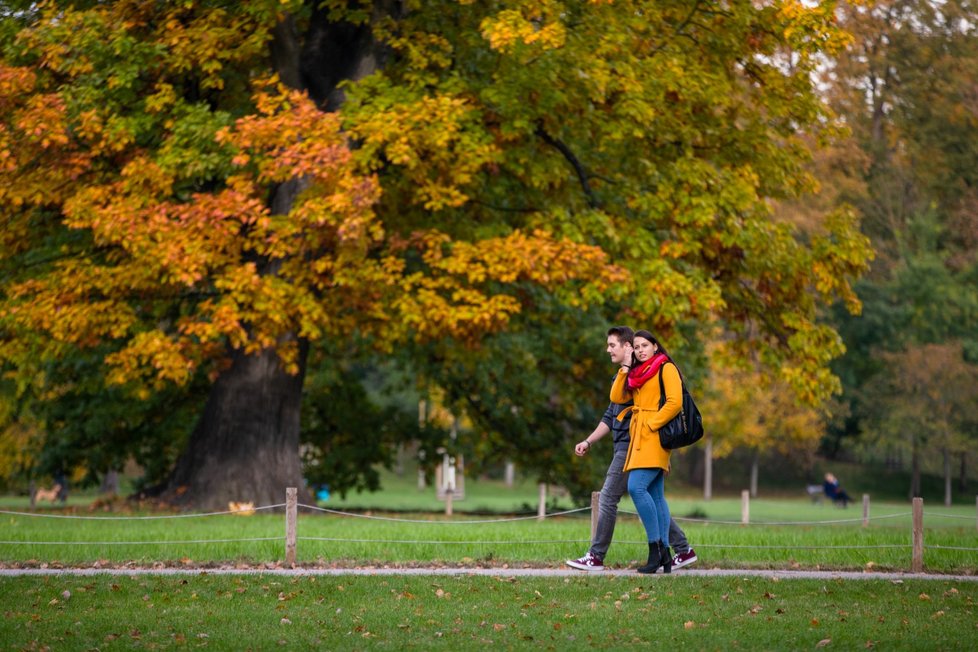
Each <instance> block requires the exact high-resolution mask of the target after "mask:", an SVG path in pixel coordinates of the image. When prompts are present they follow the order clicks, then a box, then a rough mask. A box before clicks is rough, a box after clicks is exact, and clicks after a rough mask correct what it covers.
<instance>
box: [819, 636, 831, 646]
mask: <svg viewBox="0 0 978 652" xmlns="http://www.w3.org/2000/svg"><path fill="white" fill-rule="evenodd" d="M831 642H832V639H831V638H823V639H822V640H821V641H819V642H818V643H816V644H815V647H825V646H826V645H828V644H830V643H831Z"/></svg>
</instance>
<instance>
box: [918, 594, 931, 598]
mask: <svg viewBox="0 0 978 652" xmlns="http://www.w3.org/2000/svg"><path fill="white" fill-rule="evenodd" d="M917 597H918V598H920V599H921V600H930V596H929V595H927V594H926V593H921V594H920V595H918V596H917Z"/></svg>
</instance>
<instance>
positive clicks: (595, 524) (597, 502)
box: [591, 491, 601, 541]
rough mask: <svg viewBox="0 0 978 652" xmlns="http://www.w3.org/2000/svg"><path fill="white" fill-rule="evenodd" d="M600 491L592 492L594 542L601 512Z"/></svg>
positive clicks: (592, 536)
mask: <svg viewBox="0 0 978 652" xmlns="http://www.w3.org/2000/svg"><path fill="white" fill-rule="evenodd" d="M600 497H601V492H600V491H592V492H591V541H594V534H595V533H596V532H597V531H598V512H599V511H600V507H599V506H600V504H601V501H600V500H599V499H600Z"/></svg>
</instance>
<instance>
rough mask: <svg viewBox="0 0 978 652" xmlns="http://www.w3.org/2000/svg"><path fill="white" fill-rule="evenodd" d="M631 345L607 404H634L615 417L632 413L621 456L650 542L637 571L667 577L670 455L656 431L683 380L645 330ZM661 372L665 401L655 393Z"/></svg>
mask: <svg viewBox="0 0 978 652" xmlns="http://www.w3.org/2000/svg"><path fill="white" fill-rule="evenodd" d="M632 346H633V348H634V360H633V361H632V365H631V367H630V368H626V367H623V368H622V369H621V370H619V372H618V376H617V377H616V378H615V383H614V385H612V387H611V400H612V401H613V402H615V403H627V402H629V401H634V406H632V407H631V408H626V409H625V410H624V411H623V412H622V414H621V415H619V417H618V418H619V419H622V418H623V417H624V415H625V414H628V413H629V412H631V415H632V424H631V427H630V428H629V434H630V435H631V442H630V443H629V446H628V454H627V456H626V457H625V471H627V472H628V493H629V495H630V496H631V497H632V502H634V503H635V508H636V509H637V510H638V515H639V518H640V519H641V520H642V525H644V526H645V534H646V536H647V538H648V542H649V559H648V561H647V562H646V564H645V565H644V566H640V567H639V569H638V572H639V573H654V572H656V571H657V570H658V569H659V568H662V570H663V572H665V573H671V572H672V555H671V554H670V552H669V544H668V543H666V542H667V541H668V536H669V505H668V504H667V503H666V497H665V474H666V472H667V471H668V469H669V455H670V452H669V451H668V450H666V449H664V448H663V447H662V446H661V444H660V443H659V428H661V427H662V426H664V425H665V424H667V423H669V422H670V421H672V419H673V418H674V417H675V416H676V415H677V414H679V411H680V410H681V409H682V400H683V399H682V391H683V385H682V378H681V377H680V375H679V369H678V368H677V367H676V365H675V364H674V363H673V362H672V360H671V359H670V358H669V355H668V354H667V353H666V350H665V349H664V348H663V347H662V345H661V344H659V342H658V341H657V340H656V339H655V337H654V336H653V335H652V333H650V332H649V331H646V330H640V331H637V332H636V333H635V337H634V340H633V345H632ZM660 372H661V373H662V383H661V386H662V387H664V388H665V397H664V398H663V397H662V393H661V392H660V389H659V388H660V383H659V373H660Z"/></svg>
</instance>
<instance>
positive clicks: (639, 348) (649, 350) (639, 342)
mask: <svg viewBox="0 0 978 652" xmlns="http://www.w3.org/2000/svg"><path fill="white" fill-rule="evenodd" d="M632 346H633V347H635V357H636V358H638V361H639V362H645V361H646V360H648V359H649V358H651V357H652V356H653V355H655V352H656V351H658V350H659V346H658V345H657V344H653V343H652V342H650V341H648V340H647V339H645V338H644V337H636V338H635V341H634V343H633V344H632Z"/></svg>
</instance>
